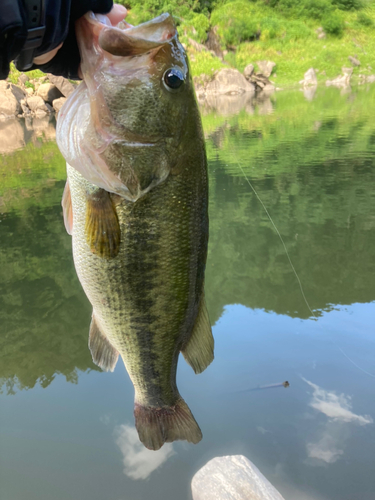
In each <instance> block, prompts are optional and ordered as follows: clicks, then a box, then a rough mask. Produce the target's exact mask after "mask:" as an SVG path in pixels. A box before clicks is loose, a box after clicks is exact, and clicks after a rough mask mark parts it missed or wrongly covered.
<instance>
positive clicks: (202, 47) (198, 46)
mask: <svg viewBox="0 0 375 500" xmlns="http://www.w3.org/2000/svg"><path fill="white" fill-rule="evenodd" d="M188 41H189V45H191V46H192V47H193V48H194V49H195V50H196V51H197V52H202V51H203V52H208V48H207V47H206V46H205V45H202V44H201V43H198V42H196V41H195V40H193V38H188ZM210 52H212V51H210ZM214 55H215V53H214Z"/></svg>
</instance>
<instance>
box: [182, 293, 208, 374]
mask: <svg viewBox="0 0 375 500" xmlns="http://www.w3.org/2000/svg"><path fill="white" fill-rule="evenodd" d="M181 352H182V355H183V356H184V358H185V359H186V361H187V362H188V363H189V365H190V366H191V367H192V368H193V370H194V371H195V373H201V372H203V371H204V370H205V369H206V368H207V366H208V365H209V364H210V363H211V362H212V361H213V359H214V338H213V336H212V330H211V323H210V318H209V317H208V311H207V306H206V301H205V299H204V295H202V298H201V301H200V305H199V310H198V315H197V319H196V320H195V324H194V328H193V332H192V334H191V336H190V338H189V340H188V342H187V343H186V345H185V346H183V348H182V349H181Z"/></svg>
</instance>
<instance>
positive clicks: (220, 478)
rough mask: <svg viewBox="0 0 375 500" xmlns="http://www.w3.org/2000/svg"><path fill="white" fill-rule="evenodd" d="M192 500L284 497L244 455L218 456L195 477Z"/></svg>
mask: <svg viewBox="0 0 375 500" xmlns="http://www.w3.org/2000/svg"><path fill="white" fill-rule="evenodd" d="M191 490H192V493H193V500H284V498H283V497H282V496H281V495H280V493H279V492H278V491H277V490H276V489H275V488H274V487H273V486H272V484H271V483H270V482H269V481H268V480H267V479H266V478H265V477H264V476H263V474H262V473H261V472H260V471H259V469H258V468H257V467H255V465H254V464H253V463H252V462H250V460H248V459H247V458H246V457H244V456H243V455H234V456H227V457H216V458H214V459H212V460H210V461H209V462H208V463H207V464H206V465H205V466H204V467H202V469H200V470H199V471H198V472H197V473H196V474H195V476H194V477H193V479H192V482H191Z"/></svg>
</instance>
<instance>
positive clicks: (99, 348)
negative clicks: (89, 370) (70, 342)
mask: <svg viewBox="0 0 375 500" xmlns="http://www.w3.org/2000/svg"><path fill="white" fill-rule="evenodd" d="M89 349H90V351H91V356H92V360H93V361H94V363H95V364H96V365H98V366H99V367H100V368H101V369H102V370H104V371H106V372H113V370H114V369H115V366H116V363H117V360H118V355H119V353H118V351H117V350H116V349H115V348H114V347H113V346H112V344H111V343H110V341H109V340H108V339H107V337H106V336H105V335H104V334H103V333H102V332H101V330H100V328H99V326H98V324H97V322H96V320H95V316H94V315H92V320H91V325H90V335H89Z"/></svg>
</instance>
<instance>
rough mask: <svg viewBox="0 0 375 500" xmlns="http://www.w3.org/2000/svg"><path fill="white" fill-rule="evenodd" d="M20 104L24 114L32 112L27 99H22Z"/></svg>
mask: <svg viewBox="0 0 375 500" xmlns="http://www.w3.org/2000/svg"><path fill="white" fill-rule="evenodd" d="M20 104H21V109H22V113H23V114H24V116H27V115H29V114H30V113H31V112H30V108H29V106H28V105H27V102H26V99H21V101H20Z"/></svg>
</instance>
